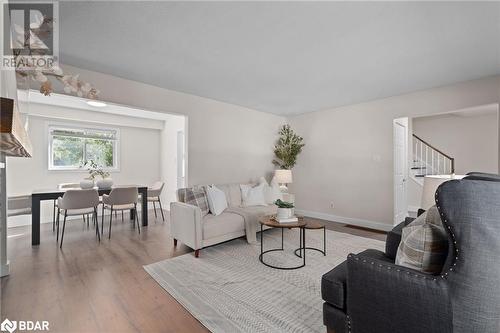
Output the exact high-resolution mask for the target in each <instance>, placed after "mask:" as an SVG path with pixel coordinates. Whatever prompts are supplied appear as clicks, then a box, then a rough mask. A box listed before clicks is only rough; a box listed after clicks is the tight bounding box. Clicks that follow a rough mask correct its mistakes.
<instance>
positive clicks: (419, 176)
mask: <svg viewBox="0 0 500 333" xmlns="http://www.w3.org/2000/svg"><path fill="white" fill-rule="evenodd" d="M425 176H426V175H415V177H417V178H424V177H425Z"/></svg>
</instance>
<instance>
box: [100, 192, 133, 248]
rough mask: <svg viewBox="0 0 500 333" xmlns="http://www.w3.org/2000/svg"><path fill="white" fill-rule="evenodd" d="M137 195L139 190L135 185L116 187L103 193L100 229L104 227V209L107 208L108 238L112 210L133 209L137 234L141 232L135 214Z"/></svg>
mask: <svg viewBox="0 0 500 333" xmlns="http://www.w3.org/2000/svg"><path fill="white" fill-rule="evenodd" d="M138 196H139V191H138V190H137V187H117V188H114V189H112V190H111V192H110V193H109V195H106V194H104V195H103V196H102V225H101V233H103V231H102V229H104V211H105V210H109V211H110V215H109V234H108V239H111V225H112V223H113V212H116V211H122V212H123V211H124V210H133V211H134V220H135V221H134V226H135V223H137V229H138V230H139V234H140V233H141V227H140V226H139V217H138V216H137V198H138Z"/></svg>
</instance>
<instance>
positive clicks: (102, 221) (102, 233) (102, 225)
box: [101, 204, 104, 236]
mask: <svg viewBox="0 0 500 333" xmlns="http://www.w3.org/2000/svg"><path fill="white" fill-rule="evenodd" d="M101 236H104V204H102V214H101Z"/></svg>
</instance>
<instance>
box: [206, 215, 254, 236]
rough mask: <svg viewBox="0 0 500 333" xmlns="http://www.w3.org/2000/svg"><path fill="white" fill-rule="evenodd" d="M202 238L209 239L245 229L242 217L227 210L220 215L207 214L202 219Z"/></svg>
mask: <svg viewBox="0 0 500 333" xmlns="http://www.w3.org/2000/svg"><path fill="white" fill-rule="evenodd" d="M202 229H203V239H210V238H214V237H218V236H222V235H225V234H230V233H233V232H239V231H244V230H245V221H244V220H243V217H242V216H240V215H238V214H234V213H229V212H224V213H222V214H220V215H217V216H215V215H212V214H208V215H206V216H205V217H204V218H203V221H202Z"/></svg>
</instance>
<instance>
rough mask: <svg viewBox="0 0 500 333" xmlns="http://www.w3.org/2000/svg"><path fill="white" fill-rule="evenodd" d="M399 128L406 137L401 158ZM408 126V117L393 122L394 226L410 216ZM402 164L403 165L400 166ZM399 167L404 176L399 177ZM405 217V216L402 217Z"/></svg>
mask: <svg viewBox="0 0 500 333" xmlns="http://www.w3.org/2000/svg"><path fill="white" fill-rule="evenodd" d="M397 126H401V127H403V128H404V129H405V135H404V138H405V139H404V144H403V146H404V153H403V156H399V154H398V150H397V148H396V145H397V143H396V130H397ZM408 126H409V119H408V118H407V117H405V118H397V119H394V121H393V150H394V165H393V184H394V186H393V189H394V190H393V193H394V194H393V197H394V210H393V211H394V214H393V216H394V221H393V222H394V225H397V224H399V223H400V222H401V221H402V219H404V217H406V216H408V151H409V149H408V133H409V130H408ZM399 163H401V164H399ZM399 165H402V168H403V174H402V176H401V175H397V174H396V170H397V168H398V166H399ZM400 182H402V185H403V194H402V195H401V197H400V198H398V191H397V188H398V186H399V183H400ZM398 199H399V200H401V203H400V204H399V205H398ZM398 206H402V207H405V208H404V213H403V214H401V211H400V209H398V208H400V207H398ZM402 215H403V216H402Z"/></svg>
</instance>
